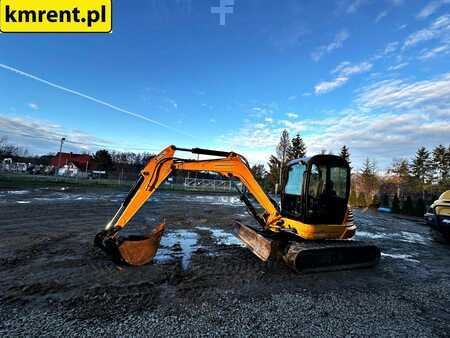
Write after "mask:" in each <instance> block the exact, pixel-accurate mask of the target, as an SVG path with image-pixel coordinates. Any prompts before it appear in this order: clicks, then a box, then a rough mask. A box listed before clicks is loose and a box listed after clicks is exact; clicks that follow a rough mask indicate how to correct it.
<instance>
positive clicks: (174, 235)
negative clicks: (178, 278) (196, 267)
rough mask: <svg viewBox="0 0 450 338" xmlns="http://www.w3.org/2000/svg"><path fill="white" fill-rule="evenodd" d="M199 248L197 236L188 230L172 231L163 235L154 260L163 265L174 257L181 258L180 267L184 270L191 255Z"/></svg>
mask: <svg viewBox="0 0 450 338" xmlns="http://www.w3.org/2000/svg"><path fill="white" fill-rule="evenodd" d="M198 248H200V246H199V245H198V234H197V233H195V232H192V231H189V230H174V231H172V232H168V233H165V234H164V235H163V237H162V238H161V245H160V248H159V249H158V252H157V254H156V256H155V258H154V260H155V261H156V262H158V263H164V262H168V261H170V260H172V259H173V258H174V257H180V258H181V267H182V268H183V270H186V269H187V268H188V267H189V263H190V262H191V257H192V253H193V252H194V251H196V250H197V249H198Z"/></svg>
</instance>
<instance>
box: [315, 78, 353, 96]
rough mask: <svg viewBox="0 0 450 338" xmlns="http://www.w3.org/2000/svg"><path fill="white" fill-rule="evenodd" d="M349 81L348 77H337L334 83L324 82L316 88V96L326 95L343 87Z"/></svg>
mask: <svg viewBox="0 0 450 338" xmlns="http://www.w3.org/2000/svg"><path fill="white" fill-rule="evenodd" d="M347 81H348V77H343V76H341V77H337V78H336V79H334V80H333V81H324V82H320V83H319V84H317V85H315V86H314V92H315V93H316V94H325V93H328V92H330V91H332V90H334V89H336V88H339V87H341V86H343V85H344V84H345V83H346V82H347Z"/></svg>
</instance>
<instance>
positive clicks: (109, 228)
mask: <svg viewBox="0 0 450 338" xmlns="http://www.w3.org/2000/svg"><path fill="white" fill-rule="evenodd" d="M176 151H189V152H191V153H193V154H202V155H210V156H218V157H220V158H217V159H211V160H186V159H181V158H177V157H175V156H174V155H175V152H176ZM174 170H184V171H210V172H216V173H218V174H220V175H222V176H225V177H229V178H236V179H238V180H239V181H240V182H241V183H242V184H243V185H244V186H245V188H246V189H247V190H248V191H249V192H250V193H251V194H252V195H253V197H254V199H255V200H256V201H257V202H258V204H259V205H260V206H261V207H262V209H263V210H264V212H263V214H259V213H258V212H257V211H256V208H254V207H253V204H252V203H251V201H250V200H249V199H248V198H247V197H246V195H245V194H244V193H242V192H241V191H240V192H241V200H242V201H243V202H244V203H245V205H246V206H247V208H248V210H249V211H250V213H251V214H252V215H253V216H254V217H255V219H256V220H257V221H258V223H259V225H260V229H256V228H252V227H249V226H246V225H243V224H240V223H237V225H236V227H237V229H236V232H237V236H238V237H239V238H240V239H241V240H242V241H243V242H244V243H245V244H246V245H247V246H248V247H249V248H250V249H251V250H252V251H253V253H255V255H257V256H258V257H259V258H260V259H262V260H263V261H267V260H268V259H269V258H271V257H274V256H280V257H283V259H284V261H285V262H287V263H288V264H289V265H291V266H292V267H294V268H296V269H297V270H300V268H301V267H303V266H307V267H308V268H310V267H311V266H314V265H317V264H316V262H315V260H314V259H313V258H311V257H314V255H311V252H312V253H313V254H314V253H315V254H316V257H320V260H321V263H320V264H319V265H322V267H323V266H325V265H326V266H328V265H334V266H342V267H344V266H345V267H347V266H348V265H352V264H353V265H355V266H368V265H374V264H376V262H377V261H378V258H379V255H380V253H379V249H378V248H376V247H374V246H370V245H364V244H361V243H359V244H358V245H353V246H352V245H351V242H349V241H347V242H348V243H346V245H345V247H344V246H343V245H340V246H336V245H334V246H333V247H330V246H326V243H320V245H319V246H318V247H317V246H316V247H311V244H312V243H309V245H310V248H309V249H307V248H306V246H307V245H308V243H307V242H311V241H307V240H333V239H335V240H336V239H345V238H349V237H351V236H352V235H353V234H354V232H355V228H356V227H355V225H354V224H353V221H352V220H351V217H350V214H349V212H350V211H349V210H347V208H346V210H345V219H344V222H342V224H332V225H330V224H307V223H304V222H302V221H300V220H298V219H292V218H288V217H284V216H283V215H282V212H280V210H279V207H278V205H277V204H276V203H275V202H274V201H273V200H272V199H271V198H270V197H269V196H268V195H267V194H266V193H265V192H264V190H263V189H262V188H261V186H260V185H259V184H258V182H257V181H256V179H255V178H254V176H253V174H252V172H251V169H250V167H249V165H248V163H247V161H246V159H245V158H244V157H243V156H241V155H239V154H237V153H234V152H222V151H216V150H208V149H199V148H193V149H184V148H177V147H175V146H169V147H167V148H165V149H164V150H163V151H161V152H160V153H159V154H158V155H156V156H154V157H152V158H151V159H150V160H149V161H148V163H147V164H146V166H145V167H144V169H143V170H142V171H141V173H140V175H139V178H138V180H137V182H136V184H135V186H134V187H133V188H132V189H131V191H130V192H129V194H128V196H127V197H126V198H125V200H124V201H123V203H122V205H121V206H120V208H119V210H118V211H117V212H116V214H115V215H114V217H113V218H112V219H111V221H110V222H109V223H108V224H107V225H106V227H105V229H104V230H103V231H101V232H100V233H98V234H97V236H96V238H95V241H94V243H95V245H96V246H98V247H100V248H102V249H103V250H104V251H106V252H107V253H109V254H111V255H112V256H113V257H114V258H115V259H116V260H118V261H122V262H125V263H127V264H129V265H134V266H138V265H142V264H145V263H148V262H150V261H151V260H152V259H153V257H154V255H155V254H156V252H157V249H158V247H159V243H160V239H161V236H162V235H163V233H164V229H165V225H164V224H160V225H158V226H157V227H156V228H155V230H154V231H153V232H152V233H151V234H148V235H145V236H133V237H129V238H122V237H120V236H119V235H118V233H119V231H120V230H121V229H123V228H124V227H125V226H126V225H127V223H128V222H129V221H130V220H131V219H132V218H133V216H134V215H135V214H136V213H137V212H138V210H139V209H140V208H141V207H142V206H143V204H144V203H145V202H146V201H147V200H148V199H149V198H150V197H151V196H152V195H153V193H154V192H155V191H156V190H157V189H158V187H159V186H160V185H161V183H163V182H164V181H165V180H166V178H167V177H168V176H169V175H170V173H171V172H172V171H174ZM236 187H237V186H236ZM237 189H238V191H239V188H237ZM298 241H302V243H303V244H302V245H299V244H298V243H297V242H298ZM337 247H338V248H337ZM296 248H297V249H296ZM336 248H337V249H336ZM340 248H343V249H340ZM300 253H301V255H300ZM361 254H363V256H364V258H362V259H361ZM327 255H331V256H333V257H334V258H333V259H328V260H326V259H325V258H326V256H327ZM300 256H301V257H305V258H303V259H302V261H301V262H299V260H298V257H300ZM350 256H351V257H352V258H349V257H350ZM324 257H325V258H324ZM325 261H326V262H325ZM330 262H331V263H330ZM349 262H350V263H349Z"/></svg>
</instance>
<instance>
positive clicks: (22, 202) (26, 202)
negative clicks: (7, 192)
mask: <svg viewBox="0 0 450 338" xmlns="http://www.w3.org/2000/svg"><path fill="white" fill-rule="evenodd" d="M16 203H19V204H29V203H31V201H17V202H16Z"/></svg>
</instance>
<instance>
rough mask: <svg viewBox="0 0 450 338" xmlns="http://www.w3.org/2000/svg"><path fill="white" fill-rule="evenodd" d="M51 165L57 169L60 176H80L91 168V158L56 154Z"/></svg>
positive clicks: (72, 154) (71, 154)
mask: <svg viewBox="0 0 450 338" xmlns="http://www.w3.org/2000/svg"><path fill="white" fill-rule="evenodd" d="M51 165H52V166H54V167H55V168H58V166H59V169H58V171H57V172H58V175H60V176H72V177H73V176H82V175H85V174H86V172H87V171H88V170H89V169H90V168H91V166H92V158H91V156H90V155H86V154H74V153H57V154H56V156H55V157H54V158H52V160H51Z"/></svg>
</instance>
